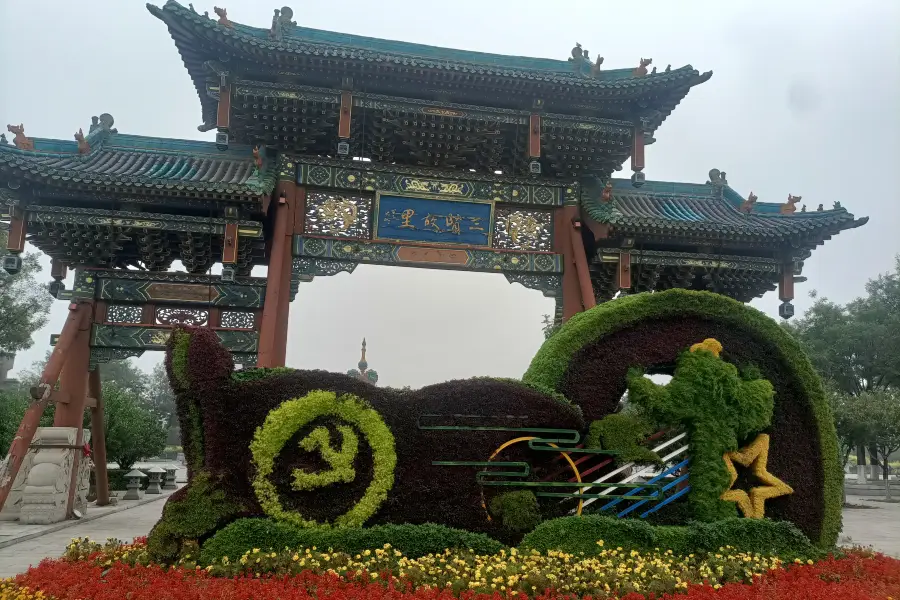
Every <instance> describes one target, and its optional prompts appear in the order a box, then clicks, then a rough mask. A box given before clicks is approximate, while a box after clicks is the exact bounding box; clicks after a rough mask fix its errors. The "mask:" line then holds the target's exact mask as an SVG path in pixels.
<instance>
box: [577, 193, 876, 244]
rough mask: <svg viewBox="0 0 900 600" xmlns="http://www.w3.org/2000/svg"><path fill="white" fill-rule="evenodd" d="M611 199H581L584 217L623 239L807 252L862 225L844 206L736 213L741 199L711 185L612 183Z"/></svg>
mask: <svg viewBox="0 0 900 600" xmlns="http://www.w3.org/2000/svg"><path fill="white" fill-rule="evenodd" d="M612 182H613V189H612V201H611V202H607V203H604V202H602V200H601V196H600V194H593V193H592V194H586V195H585V197H584V198H583V204H584V208H585V210H586V211H587V213H588V215H589V216H590V217H591V218H592V219H594V220H596V221H597V222H600V223H607V224H609V225H611V226H612V227H613V229H614V230H615V231H617V232H619V233H620V234H623V235H629V234H631V235H637V234H642V235H645V236H646V235H650V236H660V237H668V238H672V237H683V238H695V239H697V238H700V239H704V238H705V239H710V240H715V239H722V238H728V239H729V240H732V241H733V242H736V243H740V242H742V241H743V242H753V243H759V242H772V243H783V242H795V243H798V244H799V245H801V246H803V247H806V248H811V247H813V246H816V245H818V244H820V243H822V242H823V241H824V240H826V239H828V238H830V237H831V236H833V235H836V234H838V233H840V232H841V231H844V230H847V229H853V228H855V227H860V226H862V225H865V224H866V223H867V222H868V221H869V218H868V217H862V218H859V219H857V218H855V217H854V216H853V215H852V214H851V213H849V212H848V211H847V210H846V209H845V208H843V207H841V206H840V205H835V208H832V209H831V210H822V211H813V212H801V211H800V209H798V210H797V212H795V213H793V214H781V212H780V210H781V208H780V207H781V203H771V202H756V204H755V205H754V207H753V209H752V210H751V212H749V213H746V212H742V211H741V210H739V208H740V206H741V204H742V203H743V202H744V201H745V199H744V198H743V197H742V196H741V195H740V194H739V193H738V192H736V191H735V190H733V189H732V188H731V187H729V186H727V185H724V186H717V185H713V184H710V183H707V184H702V183H701V184H697V183H678V182H667V181H647V182H646V183H645V184H644V185H643V186H642V187H640V188H635V187H633V186H632V185H631V181H630V180H626V179H613V180H612Z"/></svg>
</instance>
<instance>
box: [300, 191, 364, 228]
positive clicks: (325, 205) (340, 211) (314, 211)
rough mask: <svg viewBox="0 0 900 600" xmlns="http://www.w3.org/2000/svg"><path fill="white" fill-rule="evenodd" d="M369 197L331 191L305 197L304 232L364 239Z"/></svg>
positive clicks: (310, 193)
mask: <svg viewBox="0 0 900 600" xmlns="http://www.w3.org/2000/svg"><path fill="white" fill-rule="evenodd" d="M371 219H372V199H371V198H367V197H364V196H351V195H349V194H340V193H335V192H316V191H314V192H309V193H308V194H307V196H306V233H311V234H315V235H332V236H339V237H351V238H360V239H368V237H369V226H370V223H371Z"/></svg>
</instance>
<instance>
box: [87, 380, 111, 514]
mask: <svg viewBox="0 0 900 600" xmlns="http://www.w3.org/2000/svg"><path fill="white" fill-rule="evenodd" d="M88 394H89V395H90V396H92V398H89V400H94V404H93V406H91V447H92V448H93V450H94V479H95V480H96V482H97V506H106V505H107V504H109V475H108V474H107V472H106V462H107V458H106V423H105V422H104V416H103V395H102V389H101V386H100V367H99V366H98V367H97V368H96V369H94V370H93V371H91V372H90V374H89V375H88Z"/></svg>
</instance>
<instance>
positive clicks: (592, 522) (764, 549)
mask: <svg viewBox="0 0 900 600" xmlns="http://www.w3.org/2000/svg"><path fill="white" fill-rule="evenodd" d="M600 540H603V546H600V545H599V544H598V543H597V542H598V541H600ZM620 546H621V547H622V548H623V549H625V550H637V551H639V552H650V551H653V550H654V549H656V548H659V549H660V550H663V551H665V550H671V551H672V553H673V554H679V555H688V554H691V553H696V552H716V551H718V549H719V548H723V547H725V546H731V547H732V548H735V549H737V550H738V551H740V552H756V553H759V554H765V555H777V556H779V557H781V558H782V559H786V560H793V559H794V558H811V557H815V556H818V554H819V550H818V549H817V548H816V547H815V546H814V545H813V544H812V542H810V541H809V538H807V537H806V536H805V535H803V533H802V532H801V531H800V530H799V529H797V527H796V526H794V525H793V524H791V523H787V522H785V521H771V520H769V519H739V518H732V519H724V520H722V521H716V522H713V523H692V524H691V525H687V526H678V525H657V526H654V525H650V524H649V523H647V522H645V521H642V520H637V519H617V518H615V517H606V516H601V515H588V516H584V517H562V518H559V519H553V520H551V521H545V522H544V523H541V524H540V525H538V526H537V527H536V528H535V529H534V531H532V532H531V533H529V534H528V535H526V536H525V538H524V539H523V540H522V543H521V545H520V547H521V548H522V549H523V550H537V551H539V552H547V551H548V550H562V551H564V552H570V553H573V554H581V553H583V554H584V555H586V556H596V555H598V554H599V553H600V552H601V551H602V550H603V549H604V548H618V547H620Z"/></svg>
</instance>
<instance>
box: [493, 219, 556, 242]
mask: <svg viewBox="0 0 900 600" xmlns="http://www.w3.org/2000/svg"><path fill="white" fill-rule="evenodd" d="M494 248H504V249H507V250H534V251H545V252H546V251H550V250H551V249H552V248H553V213H551V212H549V211H544V210H525V209H509V208H498V209H497V210H496V213H495V217H494Z"/></svg>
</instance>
